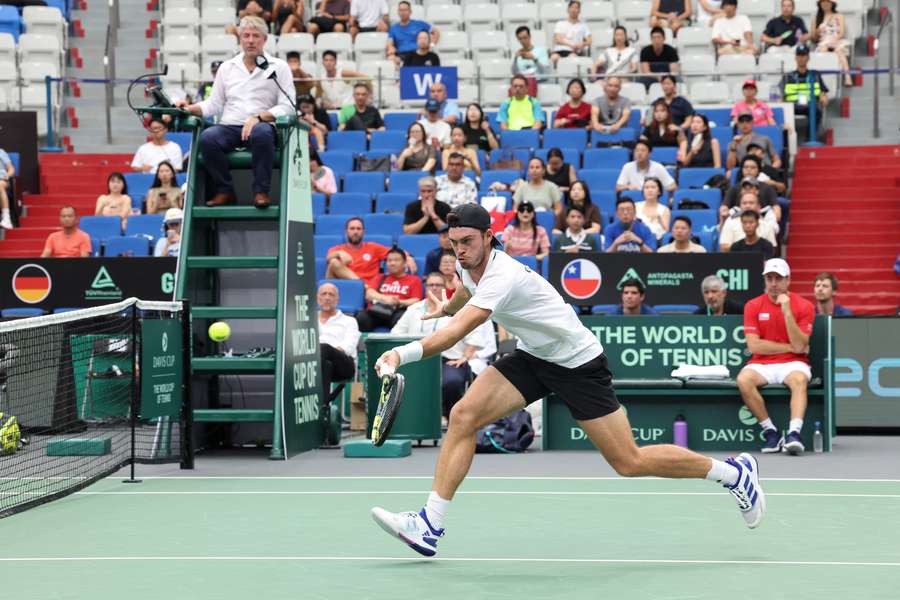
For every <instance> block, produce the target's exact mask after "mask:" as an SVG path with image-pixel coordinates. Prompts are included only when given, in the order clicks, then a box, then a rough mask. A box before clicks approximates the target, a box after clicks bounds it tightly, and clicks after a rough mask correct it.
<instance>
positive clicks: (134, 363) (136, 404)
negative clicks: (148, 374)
mask: <svg viewBox="0 0 900 600" xmlns="http://www.w3.org/2000/svg"><path fill="white" fill-rule="evenodd" d="M137 315H138V306H137V302H135V303H134V304H132V305H131V419H130V420H131V427H130V429H131V461H130V462H131V466H130V474H129V476H128V479H123V480H122V483H141V480H140V479H135V478H134V463H135V456H136V432H135V430H136V429H137V412H138V410H139V408H140V398H139V396H140V391H139V389H138V385H137V381H138V377H137V374H138V365H139V361H138V337H137V320H138V316H137Z"/></svg>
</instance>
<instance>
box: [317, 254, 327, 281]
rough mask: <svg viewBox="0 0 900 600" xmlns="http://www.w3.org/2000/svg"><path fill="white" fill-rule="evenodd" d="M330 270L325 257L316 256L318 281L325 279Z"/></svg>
mask: <svg viewBox="0 0 900 600" xmlns="http://www.w3.org/2000/svg"><path fill="white" fill-rule="evenodd" d="M327 268H328V261H327V260H325V257H324V256H316V279H317V280H320V279H324V278H325V271H326V269H327Z"/></svg>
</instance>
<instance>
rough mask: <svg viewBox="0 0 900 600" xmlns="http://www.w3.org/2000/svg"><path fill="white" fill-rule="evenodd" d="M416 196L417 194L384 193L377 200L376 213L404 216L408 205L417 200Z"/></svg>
mask: <svg viewBox="0 0 900 600" xmlns="http://www.w3.org/2000/svg"><path fill="white" fill-rule="evenodd" d="M416 195H417V194H416V192H412V193H410V192H406V193H393V192H382V193H380V194H378V196H377V197H376V198H375V212H377V213H398V214H401V215H402V214H403V213H404V211H406V205H407V204H409V203H410V202H412V201H413V200H415V199H416Z"/></svg>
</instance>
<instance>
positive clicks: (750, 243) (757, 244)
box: [728, 210, 775, 260]
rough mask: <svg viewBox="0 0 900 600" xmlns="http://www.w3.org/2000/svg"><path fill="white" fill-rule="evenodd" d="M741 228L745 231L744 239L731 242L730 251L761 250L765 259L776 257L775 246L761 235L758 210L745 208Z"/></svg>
mask: <svg viewBox="0 0 900 600" xmlns="http://www.w3.org/2000/svg"><path fill="white" fill-rule="evenodd" d="M741 230H742V231H743V232H744V239H741V240H738V241H736V242H735V243H733V244H731V246H730V247H729V248H728V251H729V252H759V253H760V254H762V255H763V260H769V259H770V258H775V246H773V245H772V243H771V242H770V241H769V240H767V239H763V238H761V237H759V213H758V212H756V211H755V210H745V211H744V212H742V213H741Z"/></svg>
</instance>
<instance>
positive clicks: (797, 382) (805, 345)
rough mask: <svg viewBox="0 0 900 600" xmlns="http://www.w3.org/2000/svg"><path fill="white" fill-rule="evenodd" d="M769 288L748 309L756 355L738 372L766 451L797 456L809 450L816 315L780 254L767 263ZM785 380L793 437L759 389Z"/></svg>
mask: <svg viewBox="0 0 900 600" xmlns="http://www.w3.org/2000/svg"><path fill="white" fill-rule="evenodd" d="M763 277H764V278H765V282H766V291H765V293H763V294H762V295H761V296H757V297H756V298H753V299H752V300H750V301H749V302H747V305H746V306H745V307H744V336H745V337H746V338H747V349H748V350H749V351H750V352H752V353H753V356H751V357H750V360H749V361H748V362H747V364H746V365H744V368H743V369H741V371H740V373H738V376H737V385H738V389H739V390H740V392H741V398H742V399H743V401H744V404H746V405H747V408H749V409H750V412H751V413H753V416H754V417H756V419H757V420H758V421H759V425H760V427H762V430H763V436H764V438H765V445H764V446H763V448H762V451H763V452H765V453H769V452H780V451H781V450H782V447H783V448H784V450H785V451H786V452H787V453H789V454H792V455H798V454H802V453H803V450H804V448H803V441H802V440H801V437H800V431H801V429H802V428H803V416H804V414H805V412H806V403H807V396H806V388H807V385H808V383H809V380H810V378H811V377H812V374H811V373H810V369H809V356H808V355H809V337H810V335H811V334H812V330H813V320H814V319H815V313H814V311H813V305H812V303H811V302H810V301H808V300H805V299H803V298H801V297H800V296H799V295H797V294H793V293H790V292H788V287H789V286H790V283H791V269H790V267H789V266H788V264H787V263H786V262H785V261H783V260H782V259H780V258H773V259H771V260H767V261H766V264H765V265H764V266H763ZM776 384H784V385H786V386H787V387H788V388H790V390H791V420H790V425H789V431H788V434H787V437H782V436H781V434H780V433H779V432H778V429H777V428H776V427H775V425H774V424H773V423H772V420H771V419H770V418H769V413H768V412H767V411H766V402H765V400H764V399H763V397H762V395H760V393H759V390H758V388H759V387H760V386H763V385H776Z"/></svg>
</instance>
